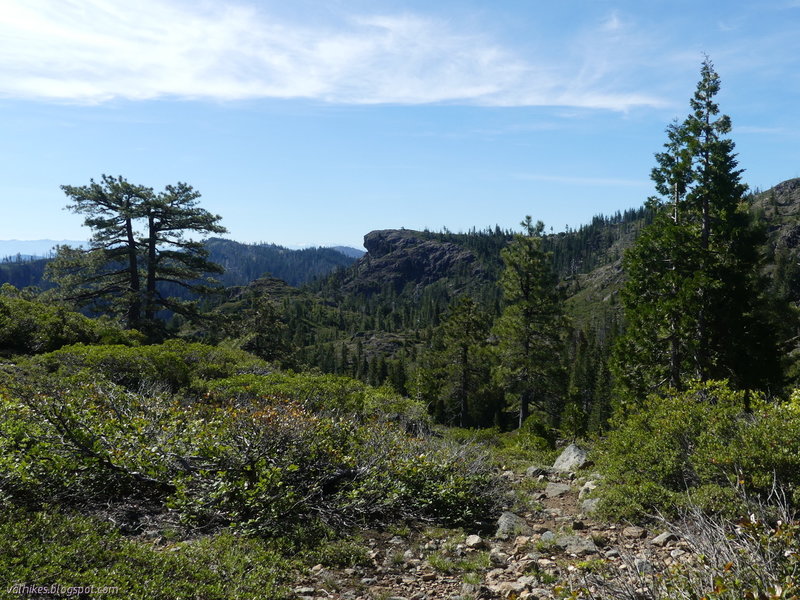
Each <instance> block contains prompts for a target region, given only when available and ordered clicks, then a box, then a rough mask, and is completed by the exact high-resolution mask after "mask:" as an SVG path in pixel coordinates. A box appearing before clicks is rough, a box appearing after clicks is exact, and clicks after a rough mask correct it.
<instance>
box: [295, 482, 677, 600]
mask: <svg viewBox="0 0 800 600" xmlns="http://www.w3.org/2000/svg"><path fill="white" fill-rule="evenodd" d="M541 471H543V472H542V473H541V474H538V475H537V474H536V471H533V475H532V476H529V475H518V474H513V473H510V472H507V473H505V474H504V475H505V476H506V477H508V478H509V479H510V480H511V483H512V486H513V487H515V488H516V489H517V490H518V492H517V498H520V497H522V499H523V500H526V501H527V502H526V503H527V505H528V509H527V510H518V512H517V513H512V512H510V511H509V512H505V513H503V516H502V517H501V518H500V520H499V522H498V528H497V532H496V534H495V535H494V536H491V535H490V536H485V537H479V536H477V535H475V534H472V535H469V534H470V533H471V532H462V531H447V530H441V529H439V530H433V529H429V530H420V531H413V532H412V531H399V532H397V531H396V532H394V534H392V533H375V534H372V535H368V536H367V537H366V539H365V544H366V546H367V548H368V550H369V557H370V561H369V562H370V563H371V564H369V565H366V566H359V567H354V568H348V569H330V568H325V567H323V566H322V565H317V566H316V567H314V569H312V570H311V572H310V573H309V574H308V576H307V577H306V578H305V579H304V581H302V582H301V583H300V584H298V585H296V586H295V594H296V597H297V598H299V599H303V600H311V599H315V600H317V599H322V598H328V599H341V600H434V599H448V600H456V599H463V600H468V599H474V600H478V599H486V600H489V599H495V598H497V599H500V598H512V599H516V600H537V599H538V600H541V599H549V598H556V597H558V596H557V591H558V588H561V589H562V590H563V589H570V586H572V587H573V588H574V587H576V586H587V587H588V588H589V589H591V585H592V582H591V578H592V577H601V576H602V577H610V578H615V581H616V580H618V581H619V582H620V584H624V585H628V586H630V587H631V589H632V590H633V589H636V588H637V586H643V585H646V580H647V577H648V576H649V575H650V574H652V573H653V572H654V571H656V570H658V569H662V568H665V567H666V566H668V565H670V564H672V563H674V562H676V561H685V560H687V559H689V558H690V552H689V548H688V545H687V544H686V543H685V542H682V541H681V540H678V539H677V538H676V537H675V536H672V535H669V534H664V535H660V536H659V535H655V534H658V533H660V532H651V531H647V530H645V529H642V528H640V527H633V526H625V525H621V524H618V525H609V524H605V523H601V522H599V521H597V520H595V519H593V518H592V517H591V516H590V515H589V514H586V512H587V511H589V510H590V509H591V501H590V502H589V503H585V500H586V498H585V494H586V492H587V489H588V488H591V487H592V486H593V485H596V482H597V479H598V477H599V476H596V475H593V474H590V473H583V472H580V474H579V476H577V477H576V475H575V474H573V473H556V472H553V471H552V470H549V469H542V470H541ZM529 472H531V471H530V470H529ZM532 479H533V481H532ZM587 482H588V483H587ZM584 486H586V489H584ZM582 489H584V491H583V492H581V490H582ZM519 490H528V491H525V492H522V493H520V492H519ZM656 565H657V566H656Z"/></svg>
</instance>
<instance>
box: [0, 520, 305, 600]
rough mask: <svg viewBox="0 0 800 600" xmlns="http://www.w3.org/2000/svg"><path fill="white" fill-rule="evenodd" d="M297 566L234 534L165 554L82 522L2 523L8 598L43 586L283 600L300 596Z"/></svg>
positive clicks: (215, 599) (149, 595)
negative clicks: (293, 589)
mask: <svg viewBox="0 0 800 600" xmlns="http://www.w3.org/2000/svg"><path fill="white" fill-rule="evenodd" d="M292 567H293V565H292V563H291V562H289V561H287V560H286V559H285V558H283V557H281V556H280V554H278V553H277V552H275V551H274V550H271V549H270V548H269V547H268V546H267V545H266V544H265V543H264V542H261V541H259V540H255V539H244V538H241V537H237V536H233V535H231V534H229V533H221V534H218V535H215V536H211V537H206V538H202V539H199V540H196V541H192V542H185V543H181V544H176V545H172V546H170V547H164V548H158V547H155V546H153V545H152V544H151V543H144V542H136V541H132V540H128V539H126V538H124V537H122V536H121V535H120V534H119V533H118V532H116V531H115V530H114V529H113V528H112V527H111V526H110V525H109V524H108V523H104V522H102V521H99V520H95V519H89V518H86V517H81V516H78V515H65V514H62V513H59V512H56V511H50V512H35V513H29V512H23V511H15V512H11V513H5V514H3V515H2V518H1V519H0V573H3V590H4V591H5V590H7V589H9V588H11V587H12V586H13V585H14V584H28V585H30V584H37V585H44V586H48V587H49V586H52V585H58V586H61V588H73V590H72V591H71V592H65V594H70V595H74V596H75V597H88V596H89V594H88V590H87V593H84V594H83V595H79V594H78V593H77V590H75V589H74V588H77V587H82V588H84V589H85V588H87V587H89V586H95V587H97V588H117V589H116V590H113V591H111V592H109V594H108V595H107V596H106V595H102V594H96V596H97V597H121V598H137V599H141V600H174V599H175V598H203V599H204V600H240V599H241V600H245V599H250V598H274V599H276V600H280V599H282V598H290V597H292V595H291V593H290V590H288V589H287V588H286V587H285V582H287V581H288V579H289V576H290V573H291V569H292ZM65 594H58V595H53V597H64V595H65ZM4 597H5V596H4ZM14 597H19V595H16V596H14ZM92 597H95V595H92Z"/></svg>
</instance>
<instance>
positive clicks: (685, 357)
mask: <svg viewBox="0 0 800 600" xmlns="http://www.w3.org/2000/svg"><path fill="white" fill-rule="evenodd" d="M719 88H720V82H719V76H718V75H717V73H716V72H715V71H714V68H713V65H712V64H711V61H710V60H708V59H706V60H705V62H704V63H703V66H702V69H701V79H700V82H699V83H698V85H697V90H696V91H695V93H694V96H693V97H692V99H691V103H690V104H691V108H692V112H691V113H690V114H689V116H688V117H687V118H686V119H685V120H684V121H683V122H682V123H673V124H672V125H670V126H669V127H668V129H667V142H666V143H665V145H664V148H665V151H664V152H661V153H658V154H656V162H657V166H656V167H655V168H654V169H653V171H652V174H651V177H652V179H653V181H654V182H655V187H656V191H657V192H658V193H659V197H657V198H651V200H650V205H651V206H652V207H653V209H654V210H656V211H657V214H656V216H655V217H654V220H653V223H652V224H651V225H649V226H648V227H646V228H645V229H644V231H643V232H642V235H641V236H640V237H639V239H638V240H637V242H636V244H635V245H634V246H633V247H632V248H631V249H630V250H629V251H628V252H626V255H625V258H624V260H623V268H624V270H625V272H626V275H627V282H626V284H625V286H624V288H623V290H622V300H623V305H624V308H625V316H626V324H627V330H626V333H625V335H624V336H623V337H622V338H621V340H620V341H619V343H618V344H617V347H616V349H615V353H614V371H615V375H616V378H617V380H618V382H619V383H620V384H621V386H622V389H623V390H625V391H626V392H627V394H628V395H629V396H630V395H632V396H633V397H636V398H643V397H644V396H645V395H646V394H647V393H648V392H651V391H653V390H655V389H658V388H659V387H661V386H670V387H673V388H677V389H681V388H684V387H685V386H686V384H687V382H688V381H689V380H690V379H699V380H701V381H703V380H707V379H730V380H731V382H732V383H733V384H734V385H736V386H738V387H740V388H759V389H766V388H768V387H769V386H770V385H775V384H776V383H777V382H778V381H779V380H780V372H779V368H778V365H779V364H780V361H779V359H778V353H777V348H776V343H775V339H776V338H775V335H774V328H773V327H772V325H771V324H770V321H769V318H768V316H767V309H766V304H765V302H764V298H763V296H762V293H761V291H762V290H763V288H764V284H763V279H762V277H761V275H760V272H759V266H760V260H761V257H760V256H759V254H758V250H757V248H758V244H759V242H760V241H761V240H762V237H761V235H762V233H761V232H760V231H759V230H758V228H757V227H755V225H754V223H753V220H752V218H751V216H750V214H749V211H748V207H747V203H746V201H745V191H746V186H745V185H744V184H743V183H742V182H741V174H742V170H740V169H738V168H737V167H738V163H737V160H736V154H735V153H734V143H733V141H732V140H730V139H728V138H726V137H725V136H726V135H727V134H728V133H729V132H730V130H731V122H730V119H729V118H728V117H727V116H725V115H719V107H718V106H717V104H716V102H715V101H714V96H715V95H716V94H717V93H718V91H719Z"/></svg>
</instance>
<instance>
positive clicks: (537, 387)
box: [495, 216, 565, 426]
mask: <svg viewBox="0 0 800 600" xmlns="http://www.w3.org/2000/svg"><path fill="white" fill-rule="evenodd" d="M522 227H523V233H522V234H517V235H515V236H514V239H513V240H512V241H511V243H510V244H509V245H508V246H507V247H506V248H504V249H503V251H502V253H501V256H502V259H503V265H504V267H505V268H504V269H503V272H502V275H501V277H500V283H501V286H502V288H503V297H504V299H505V302H506V306H505V309H504V310H503V313H502V315H501V316H500V317H499V319H498V320H497V323H496V326H495V332H496V334H497V337H498V340H499V347H498V350H499V353H500V366H499V368H498V374H499V377H500V380H501V381H502V382H503V384H504V386H505V388H506V389H507V390H508V391H509V392H511V393H512V394H515V395H517V396H518V398H519V425H520V426H522V424H523V423H524V422H525V419H527V418H528V416H529V414H530V407H531V406H532V405H533V406H537V407H538V408H541V409H544V410H545V411H547V413H548V414H549V416H550V417H551V419H552V420H553V421H556V420H557V418H558V412H559V409H560V407H559V406H558V405H557V403H558V401H559V400H560V399H561V398H562V397H563V392H564V390H563V388H564V371H563V367H562V364H561V356H562V351H563V342H564V332H565V320H564V314H563V305H562V298H561V295H560V294H559V292H558V289H557V287H556V284H557V278H556V275H555V273H554V272H553V270H552V268H551V264H550V263H551V259H550V255H549V253H546V252H544V251H543V250H542V235H543V232H544V223H542V222H541V221H539V222H537V223H536V224H535V225H534V223H533V221H532V220H531V217H530V216H528V217H525V220H524V221H523V222H522Z"/></svg>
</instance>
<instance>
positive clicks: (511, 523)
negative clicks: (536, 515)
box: [495, 512, 533, 540]
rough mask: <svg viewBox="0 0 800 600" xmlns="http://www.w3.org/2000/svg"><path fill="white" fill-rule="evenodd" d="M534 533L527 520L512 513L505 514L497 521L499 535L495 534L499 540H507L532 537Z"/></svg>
mask: <svg viewBox="0 0 800 600" xmlns="http://www.w3.org/2000/svg"><path fill="white" fill-rule="evenodd" d="M532 533H533V531H532V530H531V528H530V525H528V523H526V522H525V519H523V518H522V517H520V516H518V515H515V514H514V513H512V512H504V513H503V514H502V515H500V518H499V519H498V520H497V533H495V537H497V538H500V539H504V540H505V539H508V538H510V537H511V536H517V535H531V534H532Z"/></svg>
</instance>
